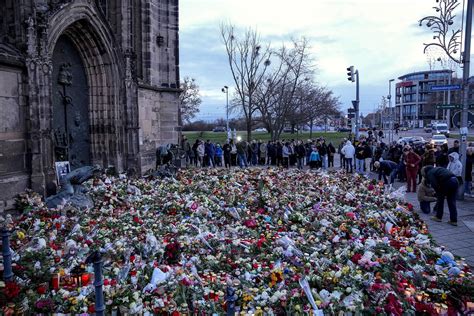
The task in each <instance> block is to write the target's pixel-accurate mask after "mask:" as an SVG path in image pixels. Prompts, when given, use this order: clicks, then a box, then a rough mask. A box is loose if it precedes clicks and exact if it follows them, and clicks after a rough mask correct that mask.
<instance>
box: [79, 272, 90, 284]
mask: <svg viewBox="0 0 474 316" xmlns="http://www.w3.org/2000/svg"><path fill="white" fill-rule="evenodd" d="M81 281H82V286H87V285H89V282H90V274H89V273H84V274H83V275H82V276H81Z"/></svg>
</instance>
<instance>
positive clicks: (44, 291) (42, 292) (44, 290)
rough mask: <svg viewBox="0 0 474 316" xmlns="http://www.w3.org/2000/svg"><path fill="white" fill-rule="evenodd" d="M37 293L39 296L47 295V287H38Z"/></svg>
mask: <svg viewBox="0 0 474 316" xmlns="http://www.w3.org/2000/svg"><path fill="white" fill-rule="evenodd" d="M36 292H37V293H38V294H39V295H43V294H46V286H45V285H44V284H42V285H40V286H38V287H37V288H36Z"/></svg>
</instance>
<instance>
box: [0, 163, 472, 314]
mask: <svg viewBox="0 0 474 316" xmlns="http://www.w3.org/2000/svg"><path fill="white" fill-rule="evenodd" d="M86 187H87V189H88V194H90V196H91V197H92V198H93V200H94V205H95V206H94V207H93V208H92V209H85V210H79V209H75V208H73V207H71V206H65V207H64V208H62V209H57V210H48V209H47V208H46V207H45V206H44V204H43V202H42V201H41V200H40V199H39V198H37V197H35V198H29V197H28V194H26V195H23V197H22V201H23V202H24V204H25V205H26V206H27V207H26V208H25V209H26V210H27V211H26V212H25V213H23V215H22V216H21V217H20V218H18V219H16V220H14V221H13V223H11V224H10V227H13V228H14V230H13V233H12V235H11V249H12V253H13V255H12V259H13V272H14V275H15V278H14V280H13V281H11V282H6V283H5V282H4V283H2V284H1V288H0V290H1V300H0V304H1V306H2V311H3V313H4V314H7V315H8V314H14V313H21V312H23V313H25V314H31V313H64V314H93V313H94V311H95V306H94V284H93V282H94V274H93V267H92V265H91V264H86V262H85V261H86V258H87V257H88V256H89V255H90V254H91V253H93V252H95V251H98V252H100V254H101V256H102V259H103V268H102V271H103V278H104V286H103V291H104V296H105V305H106V312H107V314H115V315H117V314H118V313H120V314H124V313H129V314H142V315H212V314H216V315H224V314H227V315H236V314H239V315H247V314H248V315H308V314H313V315H333V314H339V313H341V312H342V313H343V314H344V313H351V312H352V313H354V312H363V313H367V314H393V315H402V314H406V313H411V314H414V313H424V314H431V315H435V314H447V313H456V312H466V311H468V310H469V309H471V308H472V302H471V301H472V299H473V297H474V286H473V284H474V283H473V276H472V274H471V271H470V268H469V267H468V266H467V265H466V264H464V262H463V261H462V259H460V258H455V257H454V256H453V255H452V254H451V253H450V252H448V251H446V250H445V249H443V248H442V247H439V246H437V245H436V244H435V243H434V242H433V241H432V239H431V237H430V235H429V232H428V230H427V227H426V225H425V223H424V222H423V221H422V220H421V219H420V218H419V217H418V216H417V214H416V213H414V212H413V207H411V206H410V205H409V204H407V203H405V202H403V201H401V200H400V199H396V198H394V197H391V196H389V195H388V194H386V193H385V192H384V187H383V184H379V183H377V182H375V181H372V180H368V179H366V178H364V177H360V176H357V175H346V174H344V173H340V172H333V173H314V172H309V171H308V172H301V171H298V170H282V169H246V170H232V171H226V170H214V169H201V170H184V171H180V172H179V173H178V174H177V176H176V178H175V179H173V178H168V179H161V178H153V177H143V178H139V179H129V178H126V177H125V176H119V177H111V176H106V175H103V176H101V177H100V178H95V179H91V180H90V181H88V182H87V183H86Z"/></svg>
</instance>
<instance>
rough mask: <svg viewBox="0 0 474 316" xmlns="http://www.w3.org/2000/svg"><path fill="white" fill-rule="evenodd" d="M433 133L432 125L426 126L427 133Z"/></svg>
mask: <svg viewBox="0 0 474 316" xmlns="http://www.w3.org/2000/svg"><path fill="white" fill-rule="evenodd" d="M431 131H432V126H431V124H428V125H426V126H425V133H431Z"/></svg>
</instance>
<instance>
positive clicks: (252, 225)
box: [244, 219, 257, 228]
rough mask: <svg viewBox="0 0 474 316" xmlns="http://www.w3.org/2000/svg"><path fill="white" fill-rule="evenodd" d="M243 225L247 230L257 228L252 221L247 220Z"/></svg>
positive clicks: (255, 222)
mask: <svg viewBox="0 0 474 316" xmlns="http://www.w3.org/2000/svg"><path fill="white" fill-rule="evenodd" d="M244 225H245V226H247V227H248V228H255V227H257V221H256V220H254V219H247V220H246V221H244Z"/></svg>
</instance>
